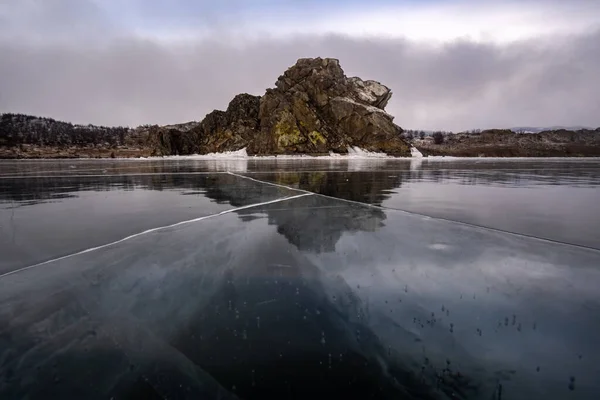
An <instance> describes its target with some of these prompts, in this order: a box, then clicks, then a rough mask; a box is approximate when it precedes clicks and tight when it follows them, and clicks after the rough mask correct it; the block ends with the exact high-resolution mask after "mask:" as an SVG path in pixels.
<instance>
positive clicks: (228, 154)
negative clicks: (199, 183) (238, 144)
mask: <svg viewBox="0 0 600 400" xmlns="http://www.w3.org/2000/svg"><path fill="white" fill-rule="evenodd" d="M151 158H162V159H167V160H213V159H245V158H248V152H246V148H245V147H244V148H243V149H241V150H236V151H224V152H222V153H208V154H192V155H189V156H163V157H151Z"/></svg>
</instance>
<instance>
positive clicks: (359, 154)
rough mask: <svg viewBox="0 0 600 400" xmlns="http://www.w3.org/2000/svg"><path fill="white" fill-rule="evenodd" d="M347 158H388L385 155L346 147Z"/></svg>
mask: <svg viewBox="0 0 600 400" xmlns="http://www.w3.org/2000/svg"><path fill="white" fill-rule="evenodd" d="M346 157H348V158H390V156H388V155H387V154H385V153H377V152H374V151H367V150H363V149H361V148H360V147H356V146H354V147H348V155H347V156H346Z"/></svg>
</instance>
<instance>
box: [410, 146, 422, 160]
mask: <svg viewBox="0 0 600 400" xmlns="http://www.w3.org/2000/svg"><path fill="white" fill-rule="evenodd" d="M410 155H411V157H418V158H423V153H421V152H420V151H419V150H418V149H417V148H416V147H414V146H411V148H410Z"/></svg>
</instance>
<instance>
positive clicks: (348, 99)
mask: <svg viewBox="0 0 600 400" xmlns="http://www.w3.org/2000/svg"><path fill="white" fill-rule="evenodd" d="M358 97H361V96H360V93H359V96H358ZM335 100H341V101H345V102H346V103H351V104H354V105H357V106H361V107H364V108H366V109H367V111H369V112H374V113H381V114H385V115H389V116H390V117H391V115H390V114H388V113H387V112H385V111H384V110H382V109H381V108H377V107H374V106H368V105H365V104H361V103H359V102H357V101H354V100H352V99H350V98H348V97H336V98H335ZM361 100H363V101H371V102H372V101H375V100H377V99H375V98H374V99H373V100H366V99H363V98H362V97H361Z"/></svg>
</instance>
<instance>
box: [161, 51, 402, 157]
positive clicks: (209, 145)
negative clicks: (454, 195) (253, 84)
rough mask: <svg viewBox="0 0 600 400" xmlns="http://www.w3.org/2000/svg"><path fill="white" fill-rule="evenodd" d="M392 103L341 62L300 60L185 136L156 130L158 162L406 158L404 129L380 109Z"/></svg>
mask: <svg viewBox="0 0 600 400" xmlns="http://www.w3.org/2000/svg"><path fill="white" fill-rule="evenodd" d="M391 96H392V92H391V90H390V89H389V88H387V87H386V86H384V85H382V84H381V83H379V82H375V81H363V80H361V79H360V78H348V77H346V75H345V74H344V71H343V70H342V68H341V67H340V64H339V61H338V60H336V59H331V58H325V59H323V58H306V59H300V60H298V62H297V63H296V64H295V65H294V66H293V67H291V68H289V69H288V70H287V71H286V72H285V73H284V74H283V75H282V76H280V77H279V79H278V80H277V82H276V83H275V88H272V89H267V91H266V93H265V94H264V95H263V96H262V97H259V96H251V95H249V94H240V95H238V96H236V97H235V98H234V99H233V100H232V101H231V103H229V106H228V107H227V110H226V111H218V110H215V111H213V112H211V113H210V114H208V115H207V116H206V117H205V118H204V120H202V122H200V123H199V124H198V125H197V126H195V127H193V128H191V129H187V130H184V129H180V128H179V127H177V126H171V127H162V128H157V129H156V130H154V131H152V132H151V134H150V139H149V140H150V141H151V143H152V144H153V147H155V148H156V154H157V155H170V154H191V153H200V154H204V153H211V152H222V151H235V150H239V149H242V148H247V151H248V153H249V154H256V155H270V154H317V155H318V154H328V153H329V152H331V151H333V152H337V153H346V152H347V151H348V148H349V147H354V146H358V147H360V148H362V149H364V150H369V151H377V152H385V153H388V154H390V155H398V156H408V155H410V150H409V146H408V144H407V143H406V142H405V141H404V140H403V139H402V138H401V137H400V134H401V133H402V129H401V128H400V127H399V126H397V125H396V124H394V122H393V120H394V117H393V116H391V115H390V114H388V113H386V112H385V110H384V108H385V106H386V105H387V103H388V101H389V100H390V98H391Z"/></svg>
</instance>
